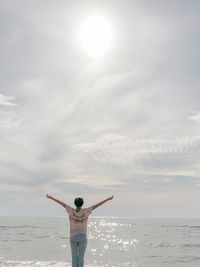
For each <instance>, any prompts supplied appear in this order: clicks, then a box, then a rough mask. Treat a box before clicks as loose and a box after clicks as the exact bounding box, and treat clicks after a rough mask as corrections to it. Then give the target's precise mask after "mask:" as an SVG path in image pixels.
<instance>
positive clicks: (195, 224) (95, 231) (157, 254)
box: [0, 217, 200, 267]
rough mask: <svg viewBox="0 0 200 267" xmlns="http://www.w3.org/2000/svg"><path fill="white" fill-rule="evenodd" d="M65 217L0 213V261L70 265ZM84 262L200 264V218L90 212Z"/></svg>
mask: <svg viewBox="0 0 200 267" xmlns="http://www.w3.org/2000/svg"><path fill="white" fill-rule="evenodd" d="M70 253H71V252H70V245H69V223H68V218H67V217H59V218H52V217H51V218H46V217H43V218H39V217H0V266H1V267H22V266H23V267H25V266H27V267H39V266H43V267H46V266H48V267H50V266H51V267H64V266H65V267H67V266H71V263H70V262H71V254H70ZM85 266H87V267H100V266H101V267H103V266H104V267H110V266H112V267H114V266H116V267H119V266H121V267H122V266H123V267H126V266H132V267H197V266H198V267H199V266H200V219H139V218H110V217H101V218H100V217H90V219H89V223H88V246H87V250H86V255H85Z"/></svg>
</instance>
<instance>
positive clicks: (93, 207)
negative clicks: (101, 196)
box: [92, 196, 113, 210]
mask: <svg viewBox="0 0 200 267" xmlns="http://www.w3.org/2000/svg"><path fill="white" fill-rule="evenodd" d="M112 199H113V196H112V197H109V198H107V199H105V200H103V201H101V202H99V203H97V204H96V205H94V206H92V209H93V210H94V209H96V208H97V207H99V206H101V205H102V204H104V203H105V202H107V201H108V200H112Z"/></svg>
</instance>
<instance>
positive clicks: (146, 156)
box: [75, 134, 200, 172]
mask: <svg viewBox="0 0 200 267" xmlns="http://www.w3.org/2000/svg"><path fill="white" fill-rule="evenodd" d="M75 150H76V151H80V152H83V153H86V154H88V155H90V156H91V157H94V158H95V159H96V160H97V161H100V162H103V163H106V164H107V163H109V162H111V163H115V164H119V165H134V166H135V167H137V168H138V169H139V170H140V171H147V170H148V171H149V172H152V171H155V170H158V171H165V172H166V171H173V170H177V171H178V170H179V171H181V170H184V169H187V168H189V169H191V168H192V167H193V165H195V164H198V163H199V158H200V136H196V137H182V138H175V137H171V138H169V139H162V138H160V139H158V138H156V139H153V138H152V139H133V138H129V137H127V136H122V135H117V134H105V135H103V136H101V137H99V138H98V139H97V140H96V141H95V142H91V143H81V144H77V145H75Z"/></svg>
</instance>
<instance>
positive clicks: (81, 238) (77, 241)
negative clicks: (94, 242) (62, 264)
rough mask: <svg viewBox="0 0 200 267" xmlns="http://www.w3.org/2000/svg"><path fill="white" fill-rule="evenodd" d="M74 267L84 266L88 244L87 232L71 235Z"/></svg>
mask: <svg viewBox="0 0 200 267" xmlns="http://www.w3.org/2000/svg"><path fill="white" fill-rule="evenodd" d="M70 245H71V253H72V267H83V266H84V255H85V250H86V246H87V236H86V234H82V233H81V234H77V235H73V236H71V237H70Z"/></svg>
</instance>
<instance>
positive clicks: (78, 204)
mask: <svg viewBox="0 0 200 267" xmlns="http://www.w3.org/2000/svg"><path fill="white" fill-rule="evenodd" d="M83 203H84V200H83V198H82V197H77V198H75V200H74V205H75V206H76V207H77V208H81V207H82V206H83Z"/></svg>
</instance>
